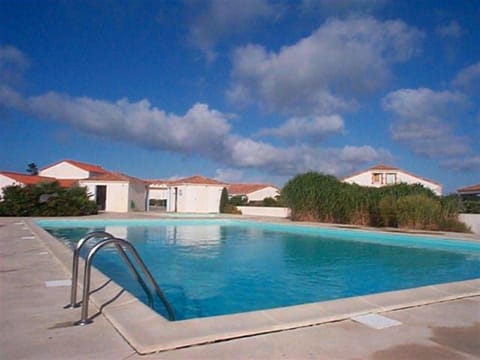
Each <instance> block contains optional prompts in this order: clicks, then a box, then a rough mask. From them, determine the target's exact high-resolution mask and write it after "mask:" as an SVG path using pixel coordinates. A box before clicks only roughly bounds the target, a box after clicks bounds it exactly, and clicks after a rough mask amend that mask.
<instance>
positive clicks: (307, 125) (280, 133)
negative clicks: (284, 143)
mask: <svg viewBox="0 0 480 360" xmlns="http://www.w3.org/2000/svg"><path fill="white" fill-rule="evenodd" d="M343 130H344V122H343V119H342V117H341V116H339V115H325V116H314V117H294V118H290V119H289V120H287V122H285V123H284V124H283V125H281V126H280V127H278V128H270V129H262V130H260V131H259V132H258V135H267V136H268V135H271V136H276V137H280V138H285V139H294V140H301V139H304V140H313V141H318V140H322V139H324V138H326V137H327V136H329V135H332V134H338V133H341V132H342V131H343Z"/></svg>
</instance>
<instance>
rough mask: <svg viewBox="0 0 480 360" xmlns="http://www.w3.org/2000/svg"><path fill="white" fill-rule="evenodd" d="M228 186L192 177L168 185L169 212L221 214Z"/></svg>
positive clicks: (200, 177)
mask: <svg viewBox="0 0 480 360" xmlns="http://www.w3.org/2000/svg"><path fill="white" fill-rule="evenodd" d="M224 187H226V184H224V183H221V182H219V181H217V180H213V179H208V178H205V177H203V176H192V177H188V178H184V179H180V180H175V181H172V182H170V183H169V184H168V199H167V212H176V213H203V214H206V213H219V212H220V198H221V196H222V190H223V188H224Z"/></svg>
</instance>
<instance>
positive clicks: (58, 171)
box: [39, 161, 90, 179]
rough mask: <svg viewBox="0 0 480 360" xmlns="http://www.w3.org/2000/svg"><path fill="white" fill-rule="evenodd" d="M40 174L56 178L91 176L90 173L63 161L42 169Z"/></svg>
mask: <svg viewBox="0 0 480 360" xmlns="http://www.w3.org/2000/svg"><path fill="white" fill-rule="evenodd" d="M39 175H41V176H49V177H54V178H56V179H86V178H88V177H89V176H90V173H89V172H88V171H86V170H82V169H80V168H78V167H76V166H73V165H72V164H69V163H67V162H64V161H63V162H61V163H58V164H56V165H53V166H50V167H48V168H46V169H43V170H40V172H39Z"/></svg>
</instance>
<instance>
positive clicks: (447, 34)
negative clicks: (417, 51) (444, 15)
mask: <svg viewBox="0 0 480 360" xmlns="http://www.w3.org/2000/svg"><path fill="white" fill-rule="evenodd" d="M435 30H436V32H437V34H438V35H439V36H440V37H442V38H452V39H458V38H459V37H460V36H462V33H463V30H462V28H461V27H460V25H459V24H458V22H456V21H455V20H452V21H450V22H449V23H448V24H445V25H439V26H437V28H436V29H435Z"/></svg>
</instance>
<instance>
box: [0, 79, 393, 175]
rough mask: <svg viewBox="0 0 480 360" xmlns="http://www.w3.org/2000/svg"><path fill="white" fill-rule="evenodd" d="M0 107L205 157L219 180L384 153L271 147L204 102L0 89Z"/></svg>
mask: <svg viewBox="0 0 480 360" xmlns="http://www.w3.org/2000/svg"><path fill="white" fill-rule="evenodd" d="M0 106H5V107H8V108H13V109H16V110H18V111H21V112H24V113H27V114H29V115H30V116H33V117H36V118H43V119H45V120H50V121H57V122H59V123H65V124H68V125H70V126H72V127H74V128H75V129H77V130H79V131H82V132H84V133H88V134H93V135H97V136H102V137H104V138H108V139H114V140H119V141H124V142H128V143H132V144H136V145H138V146H140V147H144V148H151V149H157V150H161V151H172V152H176V153H180V154H187V155H192V154H193V155H201V156H205V157H207V158H210V159H213V160H215V161H217V162H219V163H222V164H225V165H227V166H228V168H226V169H219V170H218V171H217V176H218V177H219V178H222V179H224V180H227V178H229V179H230V180H232V179H233V178H240V176H241V174H242V172H241V171H242V169H258V170H261V171H263V172H266V173H270V174H273V175H282V176H292V175H295V174H297V173H300V172H304V171H307V170H316V171H323V172H328V173H331V174H342V173H344V172H346V171H351V170H352V169H353V168H355V169H356V168H358V167H359V166H361V165H362V164H366V163H370V162H372V161H377V160H379V159H380V158H383V157H384V156H385V154H386V152H385V151H383V150H376V149H373V148H372V147H370V146H360V147H353V146H345V147H344V148H328V149H325V148H319V147H315V146H309V145H301V146H289V147H277V146H274V145H272V144H269V143H267V142H262V141H256V140H253V139H250V138H247V137H242V136H238V135H235V134H232V133H231V132H230V131H231V126H230V124H229V122H228V119H229V116H227V115H225V114H223V113H221V112H219V111H216V110H213V109H210V108H209V107H208V106H207V105H205V104H195V105H193V106H192V107H191V108H190V109H189V110H188V111H187V112H186V113H185V114H184V115H176V114H167V113H166V112H165V111H163V110H160V109H158V108H156V107H154V106H152V105H151V104H150V102H149V101H148V100H145V99H144V100H140V101H138V102H130V101H129V100H127V99H120V100H118V101H113V102H112V101H106V100H96V99H92V98H88V97H71V96H67V95H63V94H59V93H56V92H49V93H46V94H42V95H39V96H32V97H23V96H22V95H21V94H19V93H17V92H15V91H14V90H12V89H11V88H8V87H1V88H0ZM315 121H319V124H316V123H315ZM292 123H293V122H292ZM299 123H300V124H301V126H303V127H304V128H305V129H307V128H310V127H312V128H315V126H318V127H319V128H318V129H316V131H317V134H325V132H329V131H333V130H337V129H341V128H342V127H343V121H342V119H341V118H340V117H338V116H332V117H324V118H318V119H317V120H315V119H313V120H312V121H311V122H310V120H307V121H304V120H301V121H300V122H299ZM237 171H238V172H237Z"/></svg>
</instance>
